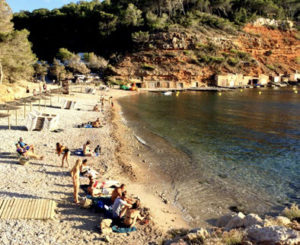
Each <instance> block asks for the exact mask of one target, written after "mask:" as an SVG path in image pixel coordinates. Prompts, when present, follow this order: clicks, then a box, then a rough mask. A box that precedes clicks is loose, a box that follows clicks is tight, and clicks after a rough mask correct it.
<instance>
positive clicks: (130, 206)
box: [70, 159, 144, 228]
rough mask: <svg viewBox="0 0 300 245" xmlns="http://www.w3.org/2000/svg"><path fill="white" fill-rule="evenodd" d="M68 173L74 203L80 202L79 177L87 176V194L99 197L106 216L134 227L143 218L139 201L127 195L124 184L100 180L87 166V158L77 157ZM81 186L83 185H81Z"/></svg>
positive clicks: (125, 225)
mask: <svg viewBox="0 0 300 245" xmlns="http://www.w3.org/2000/svg"><path fill="white" fill-rule="evenodd" d="M70 173H71V176H72V180H73V187H74V193H73V195H74V202H75V203H76V204H79V203H80V202H79V188H80V177H87V178H88V179H89V184H88V186H87V188H86V192H87V194H88V195H90V196H91V198H92V199H97V198H98V199H99V198H100V199H99V200H102V201H103V204H105V205H104V206H103V208H102V209H103V211H104V212H105V213H106V214H107V216H108V217H110V218H112V219H113V220H115V221H116V222H118V224H121V225H122V226H124V227H128V228H131V227H134V226H135V224H136V222H137V220H143V219H144V218H143V217H142V216H141V215H140V211H139V208H140V201H139V200H138V199H136V200H134V199H132V198H129V197H128V196H127V191H126V187H125V184H122V185H120V186H119V187H116V184H117V181H100V180H99V173H98V172H97V171H95V170H94V169H92V168H91V167H90V166H88V160H87V159H84V160H83V161H81V160H80V159H77V161H76V163H75V165H74V167H73V169H72V170H71V172H70ZM112 186H113V187H115V188H114V190H113V191H112V193H111V196H109V197H108V198H107V196H108V195H109V193H110V192H109V188H110V187H112ZM81 187H83V185H82V186H81ZM101 198H103V199H101ZM102 201H100V202H102Z"/></svg>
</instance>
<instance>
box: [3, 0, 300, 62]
mask: <svg viewBox="0 0 300 245" xmlns="http://www.w3.org/2000/svg"><path fill="white" fill-rule="evenodd" d="M299 11H300V3H299V1H298V0H285V1H282V0H105V1H100V0H93V1H90V2H86V1H79V2H78V3H70V4H67V5H65V6H63V7H62V8H60V9H54V10H51V11H49V10H47V9H37V10H34V11H33V12H27V11H21V12H19V13H17V14H15V15H14V19H13V21H14V23H15V26H16V28H17V29H19V30H21V29H23V28H26V29H28V30H29V31H30V37H29V38H30V40H31V41H32V42H33V44H34V46H33V49H34V52H35V53H36V54H37V55H38V57H39V58H41V59H46V60H52V59H53V57H54V56H55V54H56V53H57V52H58V50H59V48H61V47H66V48H67V49H69V50H71V51H72V52H75V53H77V52H94V53H96V54H97V55H99V54H100V55H101V56H105V57H109V56H110V55H111V54H113V53H115V52H119V51H123V52H125V51H130V50H131V49H132V48H134V47H135V42H136V40H137V34H134V35H133V33H139V32H157V31H161V30H167V29H168V27H170V26H172V25H175V24H177V25H178V24H179V25H184V26H185V27H187V26H188V23H189V22H191V21H195V20H196V22H197V24H198V25H212V27H214V28H220V27H221V28H223V27H224V25H227V23H229V22H231V23H234V24H235V25H243V24H244V23H246V22H248V21H249V20H251V19H253V18H255V17H256V16H263V17H270V18H275V19H284V18H289V19H294V20H296V19H298V20H299ZM4 13H5V11H4ZM199 13H200V14H199ZM0 18H1V16H0ZM218 18H219V19H218ZM199 20H203V21H199ZM218 22H222V23H218Z"/></svg>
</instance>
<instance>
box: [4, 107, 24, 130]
mask: <svg viewBox="0 0 300 245" xmlns="http://www.w3.org/2000/svg"><path fill="white" fill-rule="evenodd" d="M18 109H20V107H17V106H12V105H7V104H0V110H1V111H7V114H10V113H9V111H16V113H17V110H18ZM16 118H17V116H16ZM8 129H10V117H8Z"/></svg>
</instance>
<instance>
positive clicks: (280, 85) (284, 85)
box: [278, 83, 287, 88]
mask: <svg viewBox="0 0 300 245" xmlns="http://www.w3.org/2000/svg"><path fill="white" fill-rule="evenodd" d="M278 85H279V87H281V88H283V87H287V84H286V83H279V84H278Z"/></svg>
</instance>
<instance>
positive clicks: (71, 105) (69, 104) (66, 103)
mask: <svg viewBox="0 0 300 245" xmlns="http://www.w3.org/2000/svg"><path fill="white" fill-rule="evenodd" d="M76 106H77V102H76V101H72V100H62V101H61V106H60V107H61V108H62V109H66V110H72V109H75V107H76Z"/></svg>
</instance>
